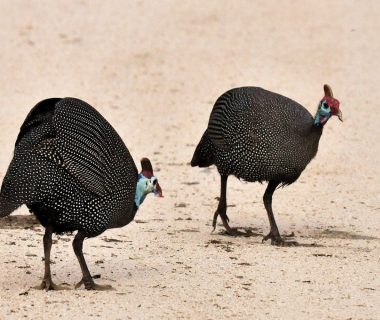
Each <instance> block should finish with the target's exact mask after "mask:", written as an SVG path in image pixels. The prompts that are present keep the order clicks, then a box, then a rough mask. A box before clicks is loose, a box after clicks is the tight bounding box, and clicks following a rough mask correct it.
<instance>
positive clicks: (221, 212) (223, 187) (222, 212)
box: [212, 176, 235, 235]
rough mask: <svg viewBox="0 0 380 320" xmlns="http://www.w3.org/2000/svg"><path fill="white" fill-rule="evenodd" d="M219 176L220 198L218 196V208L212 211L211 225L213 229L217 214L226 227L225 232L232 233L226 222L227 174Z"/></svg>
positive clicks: (227, 220)
mask: <svg viewBox="0 0 380 320" xmlns="http://www.w3.org/2000/svg"><path fill="white" fill-rule="evenodd" d="M220 177H221V183H220V198H219V204H218V208H217V209H216V211H215V213H214V219H213V220H212V226H213V228H214V230H215V228H216V220H217V219H218V216H220V218H221V219H222V222H223V225H224V228H225V229H226V231H227V233H229V234H231V235H232V234H234V233H235V232H234V231H233V230H232V229H231V227H230V226H229V224H228V222H229V221H230V219H228V216H227V213H226V212H227V195H226V193H227V179H228V176H220Z"/></svg>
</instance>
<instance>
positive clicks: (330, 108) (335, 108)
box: [314, 84, 343, 126]
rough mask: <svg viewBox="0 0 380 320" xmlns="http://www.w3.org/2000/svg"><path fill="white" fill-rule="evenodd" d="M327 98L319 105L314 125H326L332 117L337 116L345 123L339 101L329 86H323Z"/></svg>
mask: <svg viewBox="0 0 380 320" xmlns="http://www.w3.org/2000/svg"><path fill="white" fill-rule="evenodd" d="M323 89H324V91H325V96H324V97H323V98H322V100H321V101H320V103H319V105H318V110H317V114H316V115H315V118H314V125H316V126H317V125H322V126H323V125H325V124H326V122H327V121H328V120H329V119H330V117H331V116H337V117H338V119H339V120H340V121H343V118H342V111H340V109H339V101H338V100H337V99H335V98H334V96H333V93H332V90H331V88H330V86H329V85H327V84H325V85H324V86H323Z"/></svg>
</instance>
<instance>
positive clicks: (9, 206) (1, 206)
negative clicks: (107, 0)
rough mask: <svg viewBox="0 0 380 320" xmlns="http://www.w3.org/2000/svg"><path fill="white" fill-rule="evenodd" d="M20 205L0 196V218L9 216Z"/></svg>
mask: <svg viewBox="0 0 380 320" xmlns="http://www.w3.org/2000/svg"><path fill="white" fill-rule="evenodd" d="M20 205H21V204H17V203H15V202H14V201H12V200H10V199H8V198H6V197H5V196H3V195H2V194H0V218H3V217H6V216H9V215H10V214H11V213H12V212H13V211H15V210H16V209H17V208H18V207H19V206H20Z"/></svg>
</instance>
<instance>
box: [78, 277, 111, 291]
mask: <svg viewBox="0 0 380 320" xmlns="http://www.w3.org/2000/svg"><path fill="white" fill-rule="evenodd" d="M82 284H83V285H84V287H85V288H86V289H87V290H97V291H106V290H115V289H114V288H113V287H112V286H111V285H109V284H106V285H100V284H96V283H95V282H94V280H92V278H90V279H89V280H88V279H84V278H82V280H81V281H79V282H78V283H77V284H76V285H75V289H78V288H79V287H80V286H81V285H82Z"/></svg>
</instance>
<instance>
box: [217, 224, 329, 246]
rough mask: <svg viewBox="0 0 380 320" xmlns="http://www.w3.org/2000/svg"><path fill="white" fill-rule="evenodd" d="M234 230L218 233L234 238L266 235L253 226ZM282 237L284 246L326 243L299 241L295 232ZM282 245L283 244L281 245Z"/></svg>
mask: <svg viewBox="0 0 380 320" xmlns="http://www.w3.org/2000/svg"><path fill="white" fill-rule="evenodd" d="M231 230H232V231H233V234H230V233H228V232H227V231H226V230H221V231H219V232H218V235H221V236H225V237H232V238H238V237H243V238H250V237H261V238H263V237H264V234H263V233H262V232H260V230H259V229H258V228H251V227H234V228H231ZM281 237H282V238H283V240H284V241H285V244H284V245H282V246H284V247H311V248H317V247H324V245H321V244H318V243H316V242H313V243H306V242H299V241H296V239H295V234H294V232H292V233H290V234H282V235H281ZM268 242H269V240H268ZM279 246H280V247H281V245H279Z"/></svg>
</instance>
